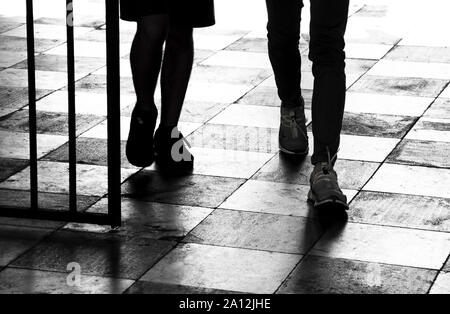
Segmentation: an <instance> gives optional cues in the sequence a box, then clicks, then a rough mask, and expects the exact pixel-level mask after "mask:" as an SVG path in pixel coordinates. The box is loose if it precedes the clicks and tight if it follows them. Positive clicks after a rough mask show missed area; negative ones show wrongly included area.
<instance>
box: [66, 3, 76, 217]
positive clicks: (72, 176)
mask: <svg viewBox="0 0 450 314" xmlns="http://www.w3.org/2000/svg"><path fill="white" fill-rule="evenodd" d="M66 17H67V19H66V29H67V86H68V104H69V108H68V109H69V110H68V111H69V210H70V212H72V213H75V212H76V211H77V151H76V149H77V147H76V112H75V51H74V49H75V44H74V31H73V1H72V0H66Z"/></svg>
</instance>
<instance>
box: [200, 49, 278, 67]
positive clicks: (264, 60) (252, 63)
mask: <svg viewBox="0 0 450 314" xmlns="http://www.w3.org/2000/svg"><path fill="white" fill-rule="evenodd" d="M201 64H202V65H216V66H229V67H241V68H258V69H259V68H262V69H271V65H270V60H269V57H268V56H267V54H265V53H257V52H241V51H226V50H223V51H220V52H218V53H216V54H215V55H213V56H212V57H210V58H208V59H206V60H205V61H204V62H202V63H201Z"/></svg>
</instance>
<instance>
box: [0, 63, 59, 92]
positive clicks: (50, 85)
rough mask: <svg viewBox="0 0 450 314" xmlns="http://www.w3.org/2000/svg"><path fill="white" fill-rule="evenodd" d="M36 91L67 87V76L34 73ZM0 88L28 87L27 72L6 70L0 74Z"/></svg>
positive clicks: (54, 73) (52, 73)
mask: <svg viewBox="0 0 450 314" xmlns="http://www.w3.org/2000/svg"><path fill="white" fill-rule="evenodd" d="M35 73H36V88H37V89H51V90H56V89H60V88H62V87H64V86H66V85H67V74H66V73H61V72H51V71H36V72H35ZM0 86H4V87H23V88H25V87H28V71H27V70H23V69H11V68H10V69H6V70H3V71H1V72H0Z"/></svg>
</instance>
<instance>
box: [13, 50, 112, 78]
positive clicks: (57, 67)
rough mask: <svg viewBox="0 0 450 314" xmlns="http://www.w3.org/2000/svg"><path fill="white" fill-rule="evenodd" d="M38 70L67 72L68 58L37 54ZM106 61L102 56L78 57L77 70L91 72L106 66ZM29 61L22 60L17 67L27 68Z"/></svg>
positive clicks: (85, 72) (76, 59)
mask: <svg viewBox="0 0 450 314" xmlns="http://www.w3.org/2000/svg"><path fill="white" fill-rule="evenodd" d="M35 62H36V70H39V71H55V72H64V73H65V72H67V58H66V56H59V55H46V54H41V55H38V56H36V61H35ZM105 63H106V61H105V60H104V59H101V58H89V57H78V56H77V57H76V58H75V72H76V73H78V74H79V73H83V74H89V73H91V72H93V71H95V70H97V69H98V68H101V67H102V66H104V65H105ZM27 67H28V65H27V62H26V61H24V62H21V63H19V64H17V65H15V66H14V68H16V69H27Z"/></svg>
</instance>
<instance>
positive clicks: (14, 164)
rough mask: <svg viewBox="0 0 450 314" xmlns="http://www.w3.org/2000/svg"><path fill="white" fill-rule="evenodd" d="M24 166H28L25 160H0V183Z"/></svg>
mask: <svg viewBox="0 0 450 314" xmlns="http://www.w3.org/2000/svg"><path fill="white" fill-rule="evenodd" d="M26 166H28V161H27V160H20V159H10V158H0V181H3V180H5V179H8V178H9V177H10V176H11V175H13V174H15V173H17V172H19V171H21V170H23V169H24V168H25V167H26Z"/></svg>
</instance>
